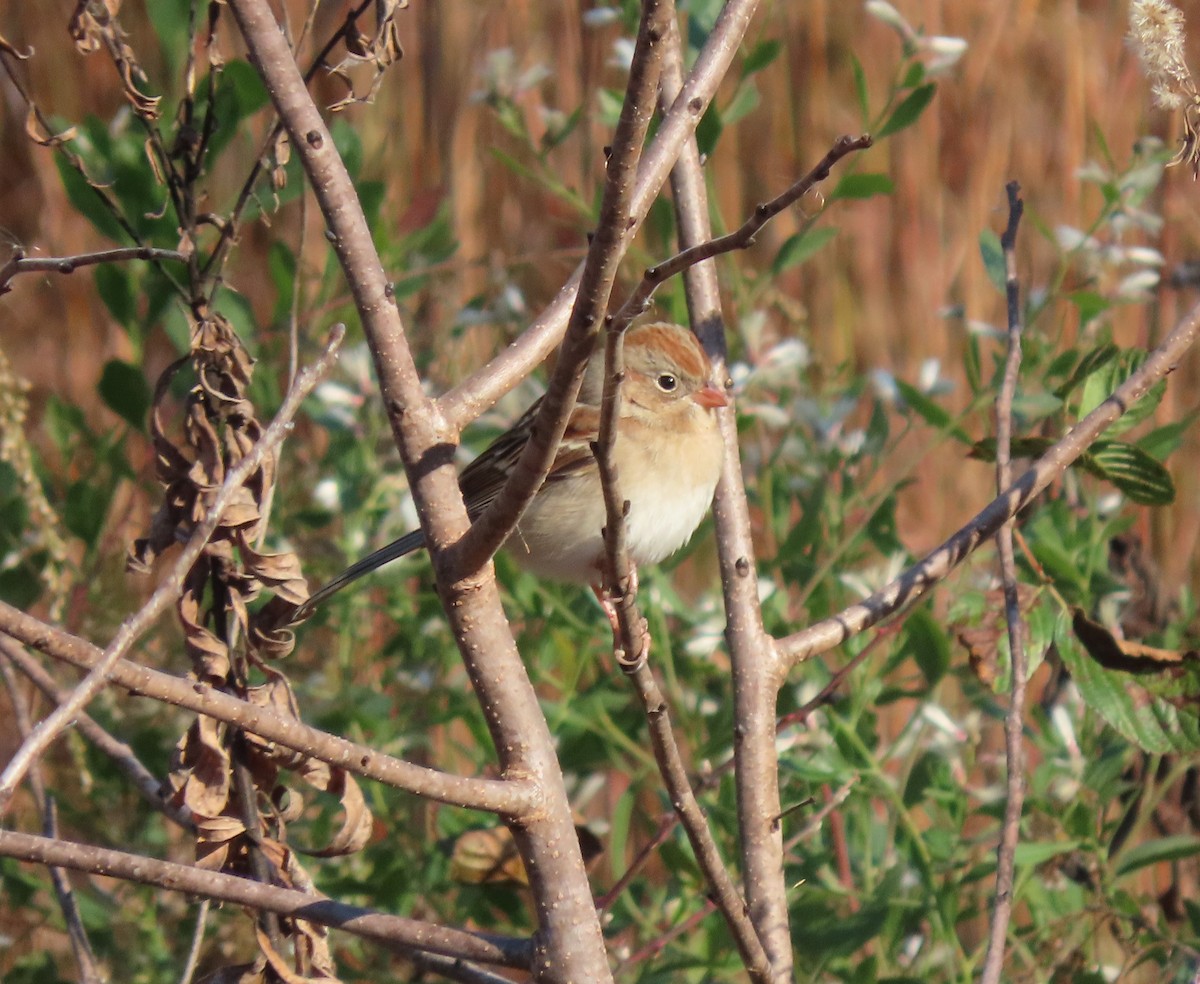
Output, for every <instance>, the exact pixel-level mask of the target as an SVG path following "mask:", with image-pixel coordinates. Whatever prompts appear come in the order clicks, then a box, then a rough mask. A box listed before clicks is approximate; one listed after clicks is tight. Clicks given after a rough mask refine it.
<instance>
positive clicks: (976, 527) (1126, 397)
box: [776, 305, 1200, 673]
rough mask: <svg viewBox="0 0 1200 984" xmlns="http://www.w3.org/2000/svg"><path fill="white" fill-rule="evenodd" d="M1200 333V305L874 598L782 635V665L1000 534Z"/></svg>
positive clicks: (883, 610) (864, 620)
mask: <svg viewBox="0 0 1200 984" xmlns="http://www.w3.org/2000/svg"><path fill="white" fill-rule="evenodd" d="M1198 336H1200V305H1197V306H1196V307H1193V308H1192V309H1191V310H1190V311H1189V312H1188V313H1187V314H1185V315H1184V316H1183V318H1182V319H1180V321H1179V322H1178V323H1177V324H1176V325H1175V327H1174V328H1173V329H1171V332H1170V334H1168V335H1167V337H1166V338H1164V339H1163V340H1162V343H1161V344H1160V345H1159V346H1158V348H1156V349H1155V350H1154V351H1153V352H1151V353H1150V356H1149V358H1147V359H1146V361H1145V362H1144V363H1142V366H1141V368H1139V369H1138V370H1137V372H1135V373H1133V375H1131V376H1130V377H1129V378H1128V379H1126V380H1125V382H1124V383H1122V384H1121V385H1120V386H1118V387H1117V389H1116V390H1115V391H1114V392H1113V394H1112V395H1111V396H1110V397H1109V398H1108V399H1107V400H1105V401H1104V402H1103V403H1101V404H1100V406H1098V407H1097V408H1096V409H1095V410H1093V411H1092V412H1091V413H1089V414H1088V415H1087V416H1086V417H1084V418H1083V420H1081V421H1080V422H1079V423H1078V424H1076V425H1075V426H1074V427H1072V428H1071V429H1070V430H1069V431H1068V432H1067V433H1066V435H1064V436H1063V438H1062V439H1061V440H1060V441H1059V442H1058V443H1057V444H1055V445H1054V446H1053V447H1052V448H1050V450H1049V451H1047V452H1046V453H1045V454H1043V455H1042V456H1041V457H1040V458H1038V459H1037V461H1035V462H1034V463H1033V465H1031V466H1030V468H1029V469H1028V470H1027V471H1026V472H1025V473H1024V474H1023V475H1022V476H1021V477H1020V478H1018V479H1017V480H1016V481H1015V482H1014V483H1013V484H1011V485H1010V486H1008V488H1006V489H1005V490H1004V492H1003V493H1002V494H1001V495H1000V496H999V497H998V498H996V499H994V500H993V501H992V502H990V503H989V504H988V505H987V506H986V507H985V508H984V509H983V510H982V511H980V512H979V513H977V514H976V515H975V516H974V517H973V518H972V519H971V520H970V521H969V522H968V523H967V524H966V525H965V526H963V527H962V528H961V529H959V530H958V532H956V533H955V534H954V535H953V536H951V537H950V538H949V539H948V540H946V541H945V542H944V543H943V544H942V545H941V546H939V547H937V548H935V549H934V550H933V551H932V552H930V553H929V554H927V555H926V556H925V557H924V559H922V560H921V561H919V562H918V563H916V564H914V565H913V566H912V567H910V568H909V569H908V570H906V571H905V572H904V573H903V574H901V575H900V576H899V577H898V578H896V579H895V580H894V581H892V582H891V583H890V584H888V585H886V586H885V587H883V588H881V589H880V590H879V591H876V592H875V593H874V594H872V595H871V596H870V597H868V598H864V599H863V600H862V601H860V602H858V603H856V604H854V605H851V606H849V607H848V608H846V609H844V610H843V611H841V612H839V613H838V614H836V615H833V616H831V617H829V618H826V619H823V620H822V621H820V622H817V623H816V624H815V625H811V626H809V627H808V628H807V629H803V630H801V631H799V632H796V633H794V634H792V635H790V636H787V637H786V638H783V639H779V640H777V642H776V648H777V651H778V653H779V658H780V659H781V660H782V665H781V672H784V673H786V672H787V670H789V669H790V668H791V667H793V666H795V665H796V664H797V663H799V662H802V661H803V660H805V659H808V658H809V657H811V656H815V655H817V654H818V653H823V652H826V651H827V650H829V649H832V648H833V647H834V646H837V645H840V644H841V643H843V642H845V641H846V640H847V639H849V638H850V637H851V636H853V635H856V634H858V633H859V632H861V631H863V629H866V628H869V627H870V626H872V625H875V624H877V623H878V622H880V621H881V620H883V619H885V618H887V617H888V616H889V615H892V614H894V613H895V612H898V611H899V610H900V609H902V608H905V607H907V606H908V605H910V604H911V603H912V602H914V601H916V600H917V599H918V598H920V597H922V596H923V595H924V594H925V592H927V591H928V590H929V589H930V588H932V587H933V586H934V585H936V584H938V583H939V582H940V581H942V580H944V579H945V578H946V576H947V575H948V574H949V573H950V572H951V571H952V570H954V568H955V567H957V566H958V565H959V564H961V563H962V562H963V561H964V560H965V559H966V558H967V557H969V556H970V555H971V554H972V553H973V552H974V551H975V549H976V548H977V547H979V545H980V544H981V543H983V542H984V541H985V540H987V539H988V538H990V537H992V536H995V534H996V531H997V530H999V529H1000V527H1001V526H1002V525H1003V524H1004V523H1005V522H1007V521H1008V520H1009V519H1011V518H1012V517H1013V516H1015V515H1016V514H1017V513H1018V512H1020V511H1021V509H1023V508H1024V507H1025V506H1026V505H1027V504H1028V503H1029V502H1030V501H1031V500H1032V499H1033V498H1035V497H1036V496H1037V495H1039V494H1040V493H1041V492H1042V490H1043V489H1045V488H1046V486H1048V485H1049V484H1050V483H1051V482H1052V481H1054V480H1055V479H1056V478H1058V477H1059V476H1060V475H1062V474H1063V472H1065V471H1066V470H1067V468H1068V467H1070V465H1071V464H1072V463H1073V462H1074V461H1075V460H1076V459H1077V458H1078V457H1079V456H1080V455H1081V454H1083V452H1084V451H1086V450H1087V449H1088V448H1089V447H1090V446H1091V445H1092V443H1093V442H1095V441H1096V439H1097V438H1098V437H1099V436H1100V435H1101V434H1103V433H1104V431H1105V430H1107V429H1108V427H1109V425H1110V424H1112V422H1113V421H1115V420H1116V419H1117V418H1119V417H1120V416H1122V415H1123V414H1124V413H1126V412H1127V411H1128V410H1129V408H1130V407H1132V406H1133V405H1134V404H1135V403H1137V401H1138V400H1140V399H1141V398H1142V397H1143V396H1145V394H1146V393H1147V391H1149V389H1150V388H1151V387H1152V386H1154V385H1155V384H1156V383H1157V382H1159V380H1161V379H1164V378H1165V377H1166V376H1168V375H1169V374H1170V373H1172V372H1173V371H1174V370H1175V368H1176V366H1177V365H1178V364H1179V360H1180V359H1181V358H1182V357H1183V354H1184V353H1185V352H1186V351H1187V350H1188V349H1189V348H1190V347H1191V346H1192V345H1193V344H1195V342H1196V339H1197V337H1198Z"/></svg>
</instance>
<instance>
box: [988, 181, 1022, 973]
mask: <svg viewBox="0 0 1200 984" xmlns="http://www.w3.org/2000/svg"><path fill="white" fill-rule="evenodd" d="M1005 190H1006V191H1007V192H1008V227H1007V228H1006V229H1005V230H1004V235H1003V236H1001V237H1000V244H1001V246H1003V247H1004V272H1005V294H1006V296H1007V300H1008V358H1007V359H1006V361H1005V364H1004V381H1003V383H1002V385H1001V387H1000V394H999V396H998V397H997V398H996V490H997V492H1003V491H1004V489H1006V488H1008V486H1009V483H1010V482H1011V481H1012V457H1011V447H1012V409H1013V396H1014V395H1015V394H1016V391H1017V376H1018V373H1019V372H1020V368H1021V290H1020V284H1019V283H1018V281H1017V263H1016V254H1015V247H1016V241H1017V227H1018V226H1019V225H1020V223H1021V214H1022V212H1023V211H1024V208H1025V203H1024V202H1023V201H1022V200H1021V199H1020V198H1019V197H1018V193H1019V192H1020V190H1021V186H1020V185H1019V184H1017V182H1015V181H1010V182H1009V183H1008V186H1007V188H1006V189H1005ZM1015 522H1016V517H1015V516H1013V517H1011V518H1010V519H1009V520H1008V521H1007V522H1005V524H1004V525H1003V526H1001V527H1000V529H999V530H998V531H997V533H996V547H997V550H998V551H999V554H1000V577H1001V580H1002V581H1003V583H1004V615H1005V618H1006V620H1007V622H1008V646H1009V651H1010V653H1011V656H1012V659H1011V660H1010V663H1011V665H1010V672H1011V674H1012V682H1011V691H1010V695H1009V705H1008V713H1007V714H1006V715H1005V718H1004V745H1005V758H1006V761H1007V766H1008V802H1007V803H1006V804H1005V807H1004V823H1003V826H1002V827H1001V828H1000V845H999V847H998V848H997V859H996V904H995V908H994V909H993V910H992V924H991V929H990V932H989V935H988V949H987V957H986V959H985V960H984V965H983V974H982V975H981V977H980V982H981V984H999V981H1000V974H1001V971H1002V969H1003V967H1004V944H1005V939H1006V937H1007V935H1008V923H1009V918H1010V917H1011V915H1012V904H1013V898H1012V892H1013V868H1014V866H1015V863H1016V850H1017V840H1018V839H1019V837H1020V832H1021V809H1022V806H1023V804H1024V801H1025V745H1024V742H1023V735H1022V729H1023V725H1024V723H1025V721H1024V719H1025V673H1026V668H1025V639H1024V635H1025V631H1024V628H1025V627H1024V624H1023V623H1022V621H1021V609H1020V605H1019V602H1018V597H1017V568H1016V560H1015V558H1014V554H1013V524H1014V523H1015Z"/></svg>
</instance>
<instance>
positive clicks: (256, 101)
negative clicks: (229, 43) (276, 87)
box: [199, 59, 270, 157]
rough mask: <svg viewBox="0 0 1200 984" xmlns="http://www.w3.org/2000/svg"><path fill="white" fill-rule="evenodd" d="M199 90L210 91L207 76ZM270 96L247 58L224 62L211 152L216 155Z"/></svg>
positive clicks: (219, 77)
mask: <svg viewBox="0 0 1200 984" xmlns="http://www.w3.org/2000/svg"><path fill="white" fill-rule="evenodd" d="M199 91H200V92H202V93H207V92H208V84H207V80H206V81H205V82H204V83H202V84H201V86H200V89H199ZM269 99H270V96H269V95H268V93H267V90H266V87H265V86H264V85H263V83H262V79H261V77H260V76H259V74H258V72H256V71H255V70H254V69H253V68H252V67H251V66H250V64H249V63H248V62H245V61H242V60H241V59H234V60H232V61H229V62H227V63H226V64H225V67H224V68H222V69H221V73H220V75H219V76H218V77H217V81H216V93H215V95H214V98H213V114H214V115H213V122H214V124H215V127H214V129H213V132H212V136H211V137H210V138H209V142H208V154H209V155H210V157H216V156H217V155H218V154H220V153H221V151H222V150H223V149H224V148H225V147H226V145H227V144H228V143H229V141H230V140H232V139H233V138H234V137H235V136H236V135H237V134H238V133H239V132H244V131H243V130H242V127H241V124H242V121H243V120H245V119H246V118H247V117H249V116H251V115H253V114H254V113H256V112H258V111H259V110H260V109H262V108H263V107H264V106H265V105H266V104H267V102H268V101H269Z"/></svg>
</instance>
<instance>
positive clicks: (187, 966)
mask: <svg viewBox="0 0 1200 984" xmlns="http://www.w3.org/2000/svg"><path fill="white" fill-rule="evenodd" d="M211 907H212V903H211V901H210V900H209V899H201V900H200V905H199V906H197V909H196V925H195V928H193V929H192V945H191V946H189V947H188V955H187V960H186V961H184V964H183V970H182V971H181V972H180V974H179V984H192V978H193V977H195V976H196V968H197V967H198V966H199V965H200V948H201V947H202V946H203V944H204V931H205V928H206V927H207V926H208V912H209V909H210V908H211Z"/></svg>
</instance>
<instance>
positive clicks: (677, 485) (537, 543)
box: [295, 324, 729, 621]
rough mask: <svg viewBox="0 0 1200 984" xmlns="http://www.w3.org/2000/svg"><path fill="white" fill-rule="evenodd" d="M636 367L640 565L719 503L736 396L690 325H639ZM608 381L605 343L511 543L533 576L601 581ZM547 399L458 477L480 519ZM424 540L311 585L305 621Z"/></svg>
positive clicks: (633, 348)
mask: <svg viewBox="0 0 1200 984" xmlns="http://www.w3.org/2000/svg"><path fill="white" fill-rule="evenodd" d="M625 370H626V372H625V380H624V382H623V384H622V386H621V403H620V414H619V416H618V418H617V439H616V446H615V449H614V451H613V454H614V456H615V460H616V466H617V470H618V473H619V475H620V482H621V494H622V495H623V496H624V497H625V498H626V499H628V500H629V514H628V517H627V519H626V523H627V527H626V530H627V532H626V542H627V543H628V546H629V553H630V557H631V559H632V560H633V562H634V564H636V565H641V564H655V563H658V562H659V561H660V560H663V559H664V558H665V557H669V556H670V555H671V554H673V553H674V552H675V551H676V550H678V549H679V548H680V547H682V546H683V545H684V544H685V543H686V542H687V541H688V538H689V537H690V536H691V535H692V533H693V532H694V531H695V529H696V527H697V526H699V525H700V521H701V520H702V519H703V518H704V514H705V513H706V512H707V511H708V507H709V504H710V503H711V502H712V497H713V492H714V491H715V489H716V487H717V478H718V477H719V475H720V471H721V455H722V443H721V434H720V431H719V429H718V426H717V418H716V414H714V413H713V410H714V409H715V408H717V407H723V406H726V405H728V402H729V401H728V399H726V396H725V393H724V392H723V391H722V389H720V388H719V387H717V386H715V385H714V384H713V381H712V365H711V364H710V362H709V361H708V356H707V355H706V354H705V353H704V349H703V348H701V346H700V343H699V342H698V341H697V340H696V336H695V335H693V334H692V333H691V332H690V331H689V330H688V329H686V328H683V327H680V326H679V325H669V324H650V325H642V326H640V327H637V328H632V329H630V331H629V333H628V335H626V338H625ZM603 384H604V353H603V351H599V352H597V353H596V355H594V356H593V357H592V359H591V361H590V362H589V363H588V367H587V370H586V372H585V373H584V378H583V382H582V384H581V386H580V390H579V399H578V402H577V403H576V406H575V409H574V411H573V412H572V413H571V419H570V421H569V422H568V423H567V429H566V433H565V434H564V435H563V439H562V443H561V444H560V445H559V448H558V453H557V454H556V455H555V458H554V464H553V465H552V466H551V468H550V474H549V475H548V476H547V477H546V481H545V483H544V484H543V485H542V487H541V488H540V489H539V490H538V492H537V494H536V495H535V496H534V498H533V501H532V502H530V504H529V507H528V508H527V509H526V510H525V514H524V515H523V516H522V517H521V520H520V522H519V523H518V524H517V527H516V529H515V530H514V531H513V533H512V535H511V536H509V538H508V540H507V541H506V542H505V544H504V546H505V549H506V550H508V552H509V553H510V554H511V555H512V557H513V558H514V559H515V560H516V561H517V563H518V564H520V565H521V566H522V567H524V568H526V569H527V570H529V571H531V572H533V573H534V574H537V575H540V576H543V577H549V578H553V579H556V580H559V581H573V582H576V583H580V584H591V585H597V584H599V583H600V580H601V573H600V572H601V570H602V564H603V559H604V541H603V539H602V536H601V530H602V529H603V528H604V526H605V524H606V522H607V516H606V515H605V510H604V496H603V493H602V491H601V488H600V473H599V468H598V467H597V465H596V460H595V457H594V456H593V454H592V448H591V445H592V442H594V441H595V440H596V439H597V437H598V436H599V431H600V398H601V394H602V392H603ZM540 402H541V401H540V400H539V401H538V402H537V403H535V404H534V405H533V406H531V407H530V408H529V410H527V411H526V412H525V414H524V416H522V417H521V419H520V420H518V421H517V423H516V424H515V425H514V426H513V427H512V428H511V429H510V430H508V431H506V432H505V433H504V434H502V435H500V437H498V438H497V439H496V440H495V441H494V442H493V443H492V444H491V445H490V446H489V447H488V448H487V450H485V451H484V452H483V453H482V454H481V455H480V456H479V457H478V458H476V459H475V460H474V461H473V462H471V464H469V465H468V466H467V467H466V468H465V469H464V470H463V473H462V475H460V476H459V480H458V484H459V487H460V488H461V489H462V493H463V498H464V500H465V501H466V506H467V514H468V515H469V516H470V517H471V519H472V520H475V519H476V518H478V517H479V516H480V515H481V514H482V513H483V511H484V510H485V509H486V508H487V507H488V505H489V504H490V503H491V502H492V500H493V499H495V498H496V496H497V495H498V494H499V493H500V490H501V489H502V488H503V487H504V483H505V482H506V481H507V480H508V476H509V474H510V473H511V472H512V470H513V467H514V466H515V465H516V462H517V459H518V458H519V457H520V454H521V451H522V449H523V448H524V447H525V444H526V442H527V441H528V440H529V435H530V433H531V431H532V428H533V421H534V418H535V416H536V415H537V410H538V406H539V405H540ZM424 545H425V534H424V533H423V532H422V531H420V530H414V531H413V532H411V533H406V534H405V535H404V536H402V537H400V539H398V540H396V541H394V542H393V543H390V544H388V545H387V546H386V547H381V548H380V549H379V550H376V551H375V552H374V553H372V554H370V555H369V556H367V557H364V558H363V559H362V560H360V561H359V562H358V563H356V564H353V565H352V566H350V567H349V568H347V569H346V570H345V571H343V572H342V573H341V574H340V575H339V576H338V577H336V578H334V580H332V581H330V582H329V583H328V584H326V585H325V586H324V587H323V588H321V589H320V590H318V591H317V592H316V593H315V594H314V595H312V597H310V598H309V599H308V600H307V601H306V602H305V603H304V604H303V605H302V606H301V607H300V608H299V609H298V610H297V612H296V616H295V618H296V620H297V621H299V620H300V619H303V618H306V617H307V616H308V615H309V614H310V613H311V611H312V610H313V609H314V608H315V607H316V606H317V605H318V604H320V603H321V602H322V601H324V600H325V599H326V598H328V597H329V596H330V595H332V594H334V593H335V592H337V591H340V590H341V589H342V588H344V587H346V585H348V584H350V583H351V582H352V581H356V580H357V579H358V578H360V577H362V576H363V575H364V574H368V573H370V572H371V571H373V570H375V569H376V568H377V567H380V566H382V565H383V564H386V563H388V562H389V561H391V560H395V559H396V558H397V557H402V556H404V555H405V554H408V553H412V551H414V550H417V549H419V548H420V547H423V546H424Z"/></svg>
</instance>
